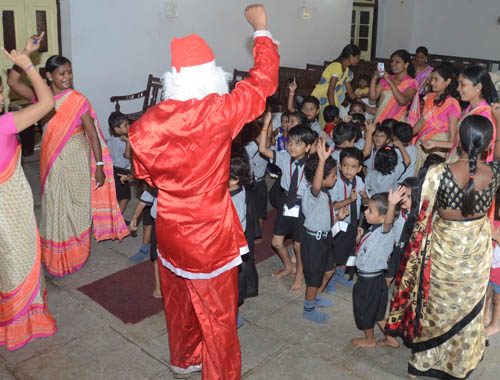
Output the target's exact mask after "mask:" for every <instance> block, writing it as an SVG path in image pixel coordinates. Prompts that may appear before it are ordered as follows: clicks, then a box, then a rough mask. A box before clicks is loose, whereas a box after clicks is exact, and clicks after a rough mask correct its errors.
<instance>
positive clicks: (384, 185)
mask: <svg viewBox="0 0 500 380" xmlns="http://www.w3.org/2000/svg"><path fill="white" fill-rule="evenodd" d="M404 171H405V165H404V164H403V162H400V161H398V163H397V164H396V167H395V168H394V169H393V170H392V172H391V173H390V174H386V175H383V174H382V173H380V172H379V171H378V170H372V171H369V172H368V174H367V175H366V178H365V184H366V193H367V194H368V196H369V197H370V198H371V197H372V195H373V194H378V193H385V192H388V191H389V189H393V190H394V189H396V188H397V187H398V183H399V179H400V177H401V175H402V174H403V173H404Z"/></svg>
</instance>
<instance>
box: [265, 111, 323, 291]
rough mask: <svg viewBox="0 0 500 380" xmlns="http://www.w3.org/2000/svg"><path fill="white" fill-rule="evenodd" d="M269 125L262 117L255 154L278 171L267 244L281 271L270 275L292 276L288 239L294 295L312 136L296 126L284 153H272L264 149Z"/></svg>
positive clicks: (299, 277)
mask: <svg viewBox="0 0 500 380" xmlns="http://www.w3.org/2000/svg"><path fill="white" fill-rule="evenodd" d="M269 122H270V120H269V116H268V115H267V114H266V115H265V116H264V126H263V128H262V132H261V135H260V140H259V151H260V153H261V154H262V155H263V156H264V157H267V158H268V159H269V160H270V161H271V162H272V163H274V164H275V165H277V166H278V167H279V168H280V169H281V172H282V175H281V182H280V185H281V187H282V188H283V190H284V192H283V194H282V199H281V201H280V207H279V209H278V215H277V217H276V222H275V225H274V230H273V239H272V243H271V244H272V246H273V248H274V249H275V250H276V251H277V253H278V255H279V257H280V259H281V260H282V262H283V265H284V268H283V269H281V270H279V271H277V272H276V273H274V275H275V276H276V277H278V278H281V277H284V276H287V275H289V274H292V273H293V265H292V261H291V260H290V258H289V257H288V251H287V249H286V247H285V245H284V241H285V236H286V235H292V237H293V240H294V243H293V247H294V251H295V257H296V261H297V267H296V271H295V279H294V282H293V285H292V288H291V291H297V290H300V288H301V287H302V278H303V273H302V263H301V260H300V241H301V236H302V226H303V215H302V213H301V212H300V206H301V200H302V196H303V194H304V191H305V189H306V181H304V180H303V176H304V164H305V161H306V159H307V156H308V154H309V151H310V150H311V145H312V144H313V143H314V140H315V135H314V133H313V131H312V130H311V128H309V127H306V126H304V125H297V126H295V127H293V128H291V129H290V130H289V132H288V146H287V151H282V152H276V151H273V150H271V149H269V148H268V147H267V146H266V134H267V130H268V128H269Z"/></svg>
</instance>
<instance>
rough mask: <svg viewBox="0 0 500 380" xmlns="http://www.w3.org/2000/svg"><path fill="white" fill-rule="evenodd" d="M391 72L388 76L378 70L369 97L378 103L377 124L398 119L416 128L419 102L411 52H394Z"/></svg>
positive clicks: (374, 74) (418, 116) (374, 75)
mask: <svg viewBox="0 0 500 380" xmlns="http://www.w3.org/2000/svg"><path fill="white" fill-rule="evenodd" d="M391 71H392V74H388V73H387V72H380V71H378V70H376V71H375V72H374V73H373V75H372V80H371V82H370V92H369V96H370V100H377V101H378V106H377V112H376V113H375V123H381V122H382V121H384V120H385V119H395V120H397V121H403V122H406V123H409V124H411V125H412V126H413V125H414V124H415V123H416V122H417V121H418V119H419V118H420V101H419V98H418V83H417V81H416V80H415V79H414V78H415V69H414V68H413V65H412V64H411V57H410V53H408V52H407V51H406V50H397V51H395V52H394V53H392V55H391ZM381 76H382V77H381ZM379 78H380V80H379ZM377 81H378V83H377Z"/></svg>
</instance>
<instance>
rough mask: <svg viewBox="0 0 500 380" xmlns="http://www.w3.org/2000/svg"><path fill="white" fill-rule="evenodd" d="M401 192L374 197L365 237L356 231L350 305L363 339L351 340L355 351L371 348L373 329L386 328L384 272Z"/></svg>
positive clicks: (401, 190) (368, 215) (373, 338)
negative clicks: (362, 333)
mask: <svg viewBox="0 0 500 380" xmlns="http://www.w3.org/2000/svg"><path fill="white" fill-rule="evenodd" d="M403 195H404V189H403V188H398V189H397V190H396V191H394V192H393V191H392V190H391V191H389V194H387V193H379V194H375V195H374V196H373V197H372V198H371V199H370V200H369V202H368V208H367V209H366V210H365V219H366V221H367V222H368V223H369V224H371V227H370V228H369V230H368V231H367V232H366V233H364V230H363V229H362V228H359V229H358V233H357V237H356V241H357V243H358V246H357V248H356V260H355V265H356V268H357V270H358V280H357V281H356V285H354V289H353V292H352V304H353V311H354V320H355V322H356V327H357V328H358V329H360V330H363V332H364V334H365V336H364V338H355V339H352V344H353V345H354V346H356V347H368V348H373V347H375V346H376V345H377V343H376V341H375V333H374V327H375V324H377V325H378V326H379V327H380V329H382V331H384V327H385V313H386V310H387V301H388V288H387V284H386V282H385V278H384V277H385V270H386V269H387V259H388V258H389V256H390V254H391V252H392V250H393V246H394V235H393V233H392V224H393V221H394V216H395V213H396V205H397V204H398V203H399V202H400V201H401V198H402V197H403Z"/></svg>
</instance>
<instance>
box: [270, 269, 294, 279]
mask: <svg viewBox="0 0 500 380" xmlns="http://www.w3.org/2000/svg"><path fill="white" fill-rule="evenodd" d="M294 273H295V270H294V269H293V267H290V268H283V269H280V270H277V271H276V272H274V273H273V277H276V278H283V277H286V276H289V275H291V274H294Z"/></svg>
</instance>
